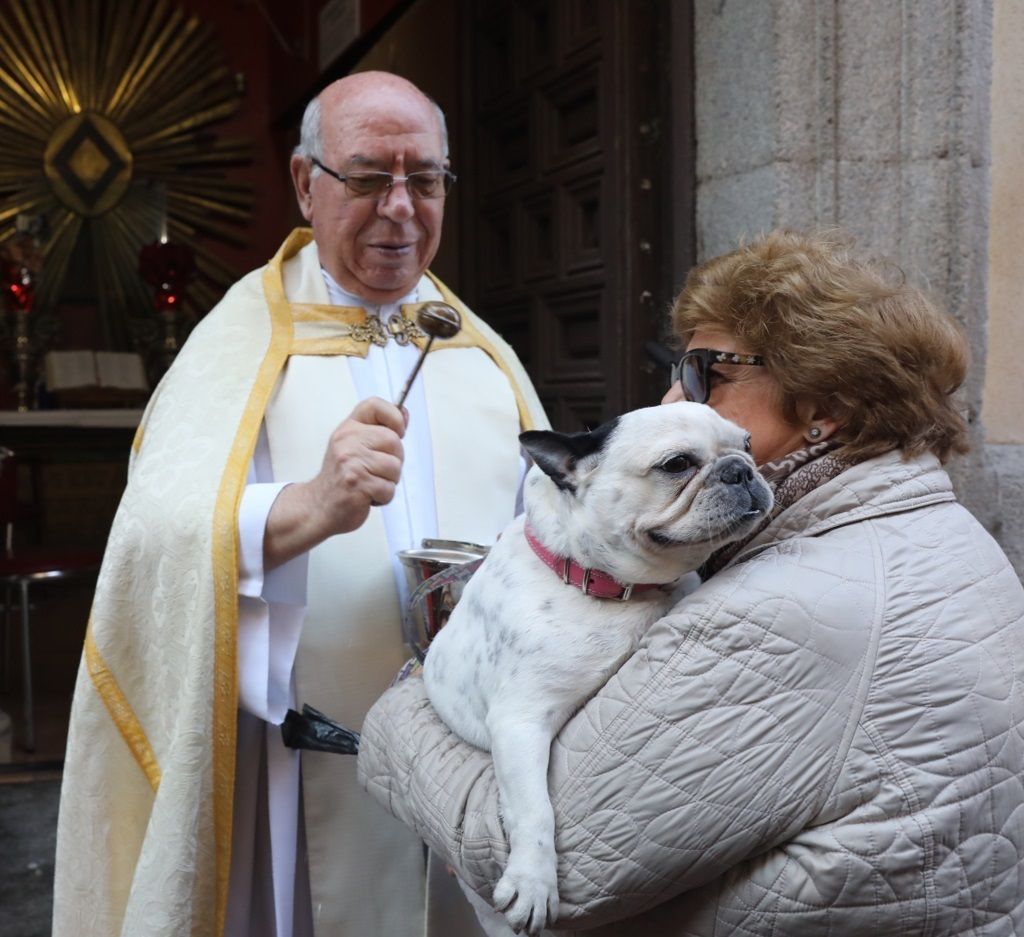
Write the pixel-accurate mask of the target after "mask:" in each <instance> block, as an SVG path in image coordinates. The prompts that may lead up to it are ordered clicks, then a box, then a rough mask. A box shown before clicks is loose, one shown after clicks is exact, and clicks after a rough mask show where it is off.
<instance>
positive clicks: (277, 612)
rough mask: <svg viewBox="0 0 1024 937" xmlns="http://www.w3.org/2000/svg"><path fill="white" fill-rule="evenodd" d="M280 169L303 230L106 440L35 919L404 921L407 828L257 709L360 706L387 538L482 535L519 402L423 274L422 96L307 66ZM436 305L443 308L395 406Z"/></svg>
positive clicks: (388, 669)
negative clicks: (448, 322) (48, 869)
mask: <svg viewBox="0 0 1024 937" xmlns="http://www.w3.org/2000/svg"><path fill="white" fill-rule="evenodd" d="M292 177H293V180H294V183H295V189H296V192H297V195H298V201H299V206H300V209H301V211H302V213H303V215H304V217H305V218H306V219H307V221H308V222H309V223H310V225H311V228H312V230H311V231H310V230H305V229H304V230H299V231H296V232H294V233H293V234H292V235H291V236H290V237H289V238H288V239H287V240H286V241H285V243H284V244H283V245H282V247H281V249H280V250H279V252H278V253H277V255H276V256H275V257H274V258H273V260H271V261H270V263H269V264H268V265H267V266H266V267H264V268H263V269H261V270H258V271H255V272H253V273H251V274H249V275H248V276H247V277H245V278H244V279H242V280H241V281H240V282H239V283H238V284H236V285H235V286H234V287H233V288H232V289H231V290H230V291H229V292H228V294H227V295H226V296H225V298H224V300H223V301H222V302H221V303H220V304H219V305H218V306H217V307H216V308H215V309H214V310H213V311H212V312H211V313H210V314H209V315H208V316H207V317H206V318H205V319H204V320H203V322H202V323H201V324H200V325H199V326H198V327H197V328H196V329H195V331H194V333H193V335H192V336H191V338H190V340H189V341H188V343H187V344H186V346H185V347H184V349H183V350H182V352H181V354H180V355H179V356H178V358H177V360H176V361H175V363H174V365H173V367H172V368H171V369H170V371H169V372H168V374H167V376H166V378H165V379H164V381H163V382H162V383H161V384H160V386H159V387H158V388H157V389H156V391H155V392H154V394H153V397H152V399H151V401H150V403H149V406H148V408H147V410H146V414H145V417H144V420H143V423H142V425H141V427H140V429H139V432H138V435H137V436H136V439H135V442H134V445H133V453H132V457H131V466H130V473H129V481H128V487H127V489H126V491H125V494H124V498H123V500H122V502H121V506H120V509H119V511H118V514H117V517H116V520H115V522H114V526H113V529H112V531H111V534H110V540H109V543H108V547H107V553H106V557H105V560H104V564H103V570H102V572H101V574H100V579H99V583H98V587H97V591H96V599H95V603H94V606H93V611H92V617H91V622H90V625H89V630H88V633H87V637H86V644H85V652H84V656H83V661H82V666H81V669H80V672H79V678H78V684H77V687H76V690H75V700H74V707H73V711H72V718H71V730H70V736H69V740H68V750H67V758H66V764H65V775H64V789H63V795H62V799H61V809H60V821H59V830H58V846H57V868H56V884H55V896H54V934H55V935H57V937H100V935H104V937H107V935H114V934H118V935H123V937H157V935H167V937H170V935H183V934H193V935H207V934H209V935H216V937H219V935H221V934H228V935H251V937H262V935H275V934H276V935H277V937H289V935H296V937H306V935H309V934H315V935H317V937H336V935H360V937H362V935H366V937H369V935H374V937H377V935H379V937H383V935H387V937H413V935H416V937H419V935H422V934H423V933H424V930H425V926H426V925H425V917H427V916H430V915H428V914H427V911H426V905H427V902H426V885H425V862H424V851H423V847H422V845H421V844H420V842H419V841H418V840H417V838H416V837H415V836H414V835H413V834H411V833H410V832H408V831H407V830H406V829H405V828H404V827H403V826H401V824H399V823H397V822H396V821H394V820H392V819H391V817H390V816H388V815H387V814H386V812H385V811H384V810H382V809H380V808H379V807H377V805H376V804H374V803H373V802H372V801H371V800H370V799H369V798H367V797H366V796H365V795H364V794H363V793H362V792H361V791H360V790H359V788H358V786H357V784H356V779H355V769H356V765H355V759H347V758H342V757H338V756H335V755H330V754H324V753H317V752H303V753H302V755H301V760H300V755H299V753H298V752H296V751H293V750H291V749H289V748H286V747H284V745H283V744H282V740H281V732H280V728H279V725H280V723H281V721H282V719H283V717H284V715H285V713H286V711H287V710H288V709H289V707H294V706H296V705H299V704H302V703H309V704H311V705H313V706H315V707H316V708H317V709H320V710H323V711H324V712H326V713H329V714H330V715H332V716H334V717H337V718H338V719H339V720H340V721H342V722H344V723H346V724H347V725H351V726H359V725H360V724H361V722H362V718H363V716H364V714H365V712H366V710H367V709H368V707H369V706H370V704H371V703H372V702H373V701H374V700H375V699H376V698H377V696H378V695H379V694H380V693H381V692H382V691H383V690H384V689H385V688H386V687H387V685H388V683H389V681H390V680H391V679H392V677H393V676H394V674H395V673H396V671H397V670H398V669H399V667H400V666H401V664H402V663H403V661H404V659H405V658H406V656H407V651H406V649H405V648H404V646H403V643H402V635H401V628H400V605H401V602H402V601H403V597H402V593H401V588H402V587H401V585H400V575H401V572H400V570H399V569H398V567H397V564H396V560H395V553H396V551H398V550H401V549H404V548H408V547H411V546H418V545H419V543H420V541H421V539H422V538H424V537H437V536H440V537H445V538H450V539H458V540H469V541H475V542H479V543H489V542H492V541H493V539H494V537H495V535H496V533H497V532H498V531H499V530H500V529H501V528H502V527H503V526H504V525H505V524H506V523H507V522H508V521H509V520H510V519H511V518H512V516H513V513H514V510H515V501H516V493H517V490H518V487H519V484H520V480H521V474H522V471H523V462H522V457H521V454H520V450H519V444H518V440H517V436H518V434H519V432H520V431H522V430H524V429H528V428H531V427H537V426H540V427H543V426H545V425H546V420H545V417H544V414H543V411H542V409H541V406H540V404H539V402H538V400H537V397H536V395H535V393H534V391H533V388H532V387H531V385H530V382H529V380H528V378H527V377H526V375H525V373H524V371H523V369H522V367H521V365H520V363H519V362H518V360H517V359H516V357H515V355H514V354H513V353H512V351H511V350H510V349H509V347H508V346H507V345H506V344H505V343H504V342H503V341H502V340H501V339H500V338H499V337H498V336H497V335H496V334H495V333H494V332H493V331H491V329H489V328H488V327H487V326H486V325H485V324H484V323H483V322H481V321H480V320H479V319H478V318H477V317H476V316H474V315H473V314H472V313H471V312H470V311H469V310H467V309H466V308H465V307H464V306H463V305H462V304H461V303H460V302H459V300H458V299H457V298H456V297H455V296H453V295H452V294H451V293H450V292H449V291H448V290H447V289H446V287H445V286H444V285H443V284H442V283H441V282H440V281H439V280H438V279H437V278H436V277H433V276H432V275H431V274H430V273H428V272H426V270H427V266H428V264H429V263H430V261H431V260H432V259H433V257H434V255H435V253H436V251H437V246H438V242H439V239H440V233H441V221H442V216H443V213H444V204H445V195H446V193H447V191H448V188H449V185H450V184H451V181H452V180H453V179H454V176H453V175H452V173H451V172H450V170H449V168H448V154H447V141H446V132H445V128H444V119H443V116H442V115H441V113H440V111H439V109H438V108H437V107H436V105H434V104H433V102H432V101H430V100H429V99H428V98H427V97H426V96H424V95H423V94H422V93H421V92H420V91H419V90H418V89H416V88H415V87H414V86H413V85H411V84H409V83H408V82H407V81H405V80H403V79H401V78H398V77H397V76H394V75H389V74H385V73H380V72H367V73H362V74H357V75H353V76H350V77H348V78H345V79H342V80H341V81H339V82H336V83H335V84H333V85H331V86H330V87H328V88H327V89H326V90H324V91H323V92H322V93H321V94H320V96H319V98H317V99H316V100H314V101H313V102H312V103H311V104H310V106H309V108H308V109H307V111H306V114H305V117H304V118H303V125H302V140H301V143H300V145H299V148H298V149H297V150H296V153H295V155H294V156H293V157H292ZM435 300H441V301H443V302H446V303H449V304H451V305H452V306H454V307H456V308H457V309H458V310H459V311H460V313H461V315H462V322H463V327H462V330H461V332H459V333H458V335H456V336H455V337H454V338H452V339H451V340H449V341H445V342H436V343H434V344H433V346H432V348H431V351H430V353H429V354H428V355H427V357H426V362H425V364H424V366H423V370H422V372H421V376H420V377H419V378H418V379H417V381H416V382H415V383H414V384H413V387H412V390H411V393H410V394H409V396H408V398H407V401H406V407H407V409H406V410H402V409H399V408H398V407H396V406H395V405H394V404H393V403H391V402H389V401H394V400H396V399H397V398H398V396H399V392H400V390H401V387H402V384H403V383H404V381H405V379H406V377H407V376H408V375H409V373H410V371H411V369H412V367H413V365H414V364H415V361H416V359H417V357H418V356H419V354H420V349H421V348H422V346H423V345H424V344H425V337H424V335H423V333H422V332H421V331H420V330H419V329H418V328H417V326H416V310H417V304H422V303H424V302H427V301H435ZM438 878H443V876H438ZM430 906H431V915H433V914H434V911H435V909H436V907H437V905H436V903H435V901H434V899H433V898H431V902H430ZM456 910H458V909H456ZM469 917H470V919H471V917H472V916H471V915H470V916H469ZM432 923H434V924H435V926H434V927H433V932H434V933H443V934H446V935H451V937H457V935H458V934H460V933H473V931H472V930H471V929H466V930H463V929H462V925H453V924H451V923H450V922H449V923H443V922H432Z"/></svg>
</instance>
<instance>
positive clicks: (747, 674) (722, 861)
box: [359, 525, 882, 928]
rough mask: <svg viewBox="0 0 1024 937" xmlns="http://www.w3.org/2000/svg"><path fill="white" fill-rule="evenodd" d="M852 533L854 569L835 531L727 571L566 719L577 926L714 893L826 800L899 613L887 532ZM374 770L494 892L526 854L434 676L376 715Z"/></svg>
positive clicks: (570, 897)
mask: <svg viewBox="0 0 1024 937" xmlns="http://www.w3.org/2000/svg"><path fill="white" fill-rule="evenodd" d="M858 526H861V525H858ZM864 526H867V525H864ZM822 539H827V538H822ZM852 540H853V543H852V544H851V543H850V542H849V539H848V540H847V544H846V549H845V550H844V554H845V557H846V559H845V560H844V561H842V562H841V563H840V564H839V565H838V568H837V564H836V562H835V555H834V553H833V554H831V557H830V558H831V562H830V563H828V564H826V563H822V562H818V560H819V559H820V557H818V556H817V554H818V553H819V552H820V550H821V544H820V540H800V539H798V540H796V541H790V542H789V543H788V544H786V545H784V546H782V547H778V548H775V549H772V550H769V551H767V552H766V553H763V554H761V555H760V556H759V557H757V558H756V559H754V560H752V561H749V562H747V563H745V564H742V565H740V566H738V567H734V568H732V569H727V570H725V571H723V572H721V573H719V574H718V575H717V576H716V577H715V578H714V579H713V580H711V581H710V582H708V583H706V584H705V585H704V586H702V587H701V588H700V589H699V590H698V591H697V592H696V593H694V594H693V595H692V596H690V597H689V598H688V599H685V600H684V601H683V602H682V603H681V604H680V605H678V606H677V607H676V609H675V610H674V611H673V612H672V613H671V614H670V615H669V616H667V617H666V618H664V619H662V621H660V622H659V623H658V624H657V625H655V626H654V628H653V629H652V630H651V631H650V632H649V634H648V636H647V638H646V639H645V641H644V643H643V644H642V646H641V647H640V649H639V650H638V651H637V652H636V653H635V654H634V655H633V656H632V657H631V658H630V659H629V660H628V661H627V662H626V663H625V664H624V665H623V667H622V668H621V669H620V671H619V672H618V673H617V674H616V675H615V676H614V677H613V678H612V679H611V680H610V681H609V683H608V684H607V685H606V686H605V687H604V688H603V689H602V690H601V691H600V692H599V693H598V694H597V695H596V696H595V697H593V698H592V699H591V700H590V701H589V702H588V703H587V705H586V706H585V707H584V708H583V709H582V710H581V711H580V712H579V713H578V714H577V715H576V716H575V717H574V718H573V719H572V720H570V722H569V723H568V724H567V725H566V726H565V727H564V728H563V730H562V732H561V733H560V735H559V737H558V738H557V739H556V740H555V742H554V744H553V746H552V761H551V769H550V775H549V780H550V788H551V792H552V801H553V804H554V807H555V822H556V828H557V843H556V845H557V849H558V855H559V892H560V901H561V908H560V918H559V926H560V927H574V928H586V927H588V926H596V925H598V924H603V923H606V922H608V921H612V920H617V919H619V918H623V917H627V916H631V915H633V914H637V913H639V912H641V911H643V910H645V909H647V908H649V907H652V906H653V905H656V904H658V903H660V902H662V901H665V900H667V899H668V898H670V897H672V896H674V895H677V894H680V893H682V892H685V891H688V890H691V889H694V888H697V887H698V886H700V885H702V884H704V883H706V882H709V881H711V880H713V879H715V878H717V877H719V876H720V875H722V874H723V873H724V872H725V871H726V870H728V869H729V868H730V867H731V866H733V865H735V864H736V863H738V862H741V861H742V860H744V859H747V858H749V857H751V856H753V855H756V854H757V853H759V852H761V851H763V850H765V849H768V848H769V847H771V846H772V845H774V844H777V843H779V842H783V841H785V840H787V839H789V838H791V837H792V836H793V835H794V834H795V833H797V832H798V831H799V830H800V829H802V828H803V827H804V826H806V825H808V823H809V822H812V821H813V820H814V818H815V817H816V816H817V815H818V814H819V813H820V811H821V810H822V808H823V806H824V805H825V803H826V801H827V799H828V796H829V793H830V790H831V788H832V786H833V784H834V782H835V779H836V776H837V773H838V771H839V768H840V766H841V764H842V762H843V759H844V758H845V755H846V752H847V751H848V749H849V745H850V742H851V739H852V736H853V732H854V729H855V727H856V724H857V720H858V717H859V714H860V713H861V711H862V708H863V704H864V699H865V696H866V693H867V687H868V683H869V680H870V672H871V667H872V664H873V661H874V653H875V649H876V646H877V638H878V632H879V626H880V621H879V619H880V617H881V614H882V612H881V608H880V605H881V603H880V599H879V596H878V595H877V594H876V586H875V583H876V582H877V581H880V579H881V577H880V576H879V577H877V578H876V573H877V571H878V549H877V546H876V544H875V543H874V541H873V538H872V537H871V536H870V533H869V532H868V531H864V532H863V534H862V535H861V536H857V537H854V538H852ZM359 772H360V779H361V781H362V783H363V785H364V786H365V787H366V788H367V790H368V791H370V793H371V794H372V795H373V796H374V797H375V798H376V799H377V800H378V801H380V802H381V803H382V804H383V805H384V806H385V807H387V808H388V809H389V810H390V811H391V812H392V813H393V814H395V816H397V817H398V818H399V819H401V820H402V821H404V822H405V823H407V824H408V825H410V826H412V827H413V828H414V829H415V830H416V831H417V832H418V833H419V834H420V835H421V836H422V837H423V838H424V839H425V840H426V841H427V842H428V843H429V844H430V845H431V846H432V847H434V849H435V850H437V851H438V852H439V853H441V854H442V855H443V856H444V857H446V858H447V859H448V860H449V861H451V862H452V863H453V864H454V865H455V866H456V867H457V868H458V869H459V870H460V872H461V873H462V875H463V877H464V878H465V879H466V880H467V881H468V882H469V884H470V885H472V886H473V887H474V888H476V889H477V890H478V891H479V892H480V893H481V894H483V895H485V896H489V894H490V887H491V886H492V885H493V883H494V882H495V881H496V880H497V879H498V878H499V876H500V873H501V870H502V868H503V867H504V863H505V859H506V856H507V844H506V840H505V837H504V834H503V831H502V827H501V823H500V819H499V812H498V811H499V808H498V790H497V785H496V782H495V777H494V769H493V766H492V764H491V761H490V757H489V755H488V754H486V753H485V752H481V751H479V750H477V749H475V748H473V747H472V746H470V745H468V744H466V743H464V742H462V741H461V740H460V739H458V737H456V736H454V735H453V734H452V733H451V732H450V731H449V730H448V729H447V728H446V727H445V726H444V724H443V723H442V722H441V721H440V720H439V719H438V717H437V716H436V714H435V713H434V711H433V709H432V708H431V706H430V703H429V701H428V700H427V698H426V694H425V692H424V690H423V686H422V681H420V680H415V681H408V682H407V683H406V684H404V685H401V686H399V687H397V688H395V689H393V690H391V691H389V692H388V693H387V694H385V696H384V697H383V698H382V699H381V700H380V701H379V702H378V703H377V705H376V706H375V707H374V709H373V710H372V711H371V712H370V714H369V716H368V717H367V720H366V723H365V725H364V729H363V741H362V749H361V753H360V757H359Z"/></svg>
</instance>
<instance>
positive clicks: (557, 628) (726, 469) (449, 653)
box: [423, 403, 772, 935]
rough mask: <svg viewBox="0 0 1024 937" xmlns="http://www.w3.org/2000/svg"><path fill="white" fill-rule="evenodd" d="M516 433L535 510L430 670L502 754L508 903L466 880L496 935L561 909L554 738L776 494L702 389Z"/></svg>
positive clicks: (443, 706) (495, 562)
mask: <svg viewBox="0 0 1024 937" xmlns="http://www.w3.org/2000/svg"><path fill="white" fill-rule="evenodd" d="M519 438H520V441H521V442H522V444H523V446H524V447H525V448H526V449H527V451H528V452H529V453H530V455H531V456H532V457H533V459H534V461H535V463H536V464H535V466H534V467H533V468H532V469H531V470H530V472H529V474H528V475H527V477H526V484H525V508H526V510H525V514H524V515H521V516H519V517H518V518H516V519H515V520H514V521H513V522H512V523H511V524H510V525H509V526H508V527H507V528H506V529H505V530H504V531H503V533H502V535H501V537H500V539H499V540H498V542H497V544H495V546H494V547H493V548H492V550H491V551H490V553H489V554H488V556H487V559H486V560H485V561H484V563H483V565H482V566H481V567H480V568H479V570H478V571H477V572H476V573H475V574H474V576H473V578H472V579H471V580H470V581H469V583H468V584H467V585H466V588H465V591H464V592H463V595H462V598H461V600H460V601H459V604H458V605H457V606H456V607H455V610H454V612H453V613H452V617H451V619H450V620H449V621H448V623H447V624H446V625H445V627H444V628H443V629H442V631H441V632H440V633H439V634H438V636H437V637H436V638H435V639H434V641H433V643H432V644H431V646H430V651H429V653H428V654H427V658H426V663H425V666H424V673H423V676H424V680H425V686H426V690H427V693H428V695H429V697H430V700H431V702H432V703H433V705H434V708H435V709H436V710H437V712H438V714H439V715H440V716H441V718H442V719H443V720H444V721H445V722H446V723H447V724H448V726H449V727H450V728H451V729H453V730H454V731H455V732H457V733H458V734H459V735H460V736H462V738H464V739H465V740H466V741H468V742H472V743H473V744H474V745H477V746H479V747H480V748H483V749H489V750H490V751H491V753H492V755H493V758H494V768H495V774H496V776H497V781H498V788H499V792H500V799H501V810H502V819H503V822H504V825H505V829H506V832H507V833H508V837H509V847H510V851H509V859H508V865H507V866H506V868H505V872H504V874H503V875H502V877H501V879H500V880H499V881H498V883H497V885H496V886H495V888H494V893H493V896H492V902H493V905H494V908H495V909H497V911H500V912H503V916H502V914H498V913H497V912H496V911H495V910H494V909H492V908H491V907H490V906H489V905H487V903H486V902H484V901H483V899H481V898H479V896H477V895H475V894H474V893H473V892H472V890H471V889H469V888H468V887H466V886H464V890H465V891H466V893H467V896H468V897H469V898H470V900H471V901H472V902H473V904H474V906H475V907H476V909H477V913H478V916H479V917H480V921H481V924H482V925H483V927H484V929H485V930H486V931H487V933H488V934H490V935H499V934H508V933H509V932H510V926H511V929H513V930H514V931H515V932H519V931H521V930H523V929H525V930H526V931H528V932H529V933H531V934H536V933H539V932H540V931H541V930H542V929H543V928H544V927H546V926H547V925H548V924H550V923H552V922H553V921H554V920H555V918H556V917H557V913H558V880H557V874H556V857H555V844H554V832H555V829H554V816H553V812H552V808H551V799H550V796H549V793H548V783H547V773H548V760H549V756H550V749H551V741H552V739H553V738H554V737H555V735H556V734H557V733H558V731H559V729H561V727H562V726H563V725H564V724H565V722H566V721H567V720H568V719H569V717H570V716H571V715H572V714H573V713H574V712H575V711H576V710H577V709H579V708H580V707H581V706H582V705H583V703H584V702H585V701H586V700H587V698H588V697H589V696H591V695H592V694H593V693H594V692H596V691H597V690H598V689H599V688H600V687H601V686H602V685H603V684H604V683H605V682H606V681H607V680H608V678H609V677H610V676H611V675H612V674H613V673H614V672H615V671H616V670H617V669H618V667H619V666H620V665H621V664H622V663H623V661H624V660H625V659H626V658H627V657H628V656H629V655H630V654H631V653H632V652H633V651H634V650H635V648H636V646H637V644H638V642H639V640H640V638H641V636H642V635H643V634H644V632H645V631H646V630H647V629H648V628H649V627H650V625H651V624H653V623H654V622H655V621H656V620H657V619H658V618H660V617H662V616H663V615H664V614H665V613H666V612H667V611H668V609H669V607H670V605H671V603H672V601H673V597H672V587H673V585H674V584H675V583H676V582H677V581H678V580H679V579H680V577H682V576H683V575H684V574H685V573H686V572H688V571H691V570H695V569H696V568H697V567H698V566H700V565H701V564H702V563H703V562H704V561H705V560H707V559H708V557H709V556H710V555H711V554H712V553H713V552H714V551H715V550H716V549H717V548H718V547H721V546H722V545H723V544H725V543H728V542H730V541H732V540H735V539H737V538H739V537H741V536H743V535H744V534H745V533H747V532H749V531H750V530H751V529H752V527H753V526H754V525H755V524H756V523H757V522H758V521H759V520H760V519H761V518H762V517H764V515H765V513H766V512H767V511H768V510H769V509H770V508H771V504H772V495H771V491H770V490H769V488H768V486H767V484H765V482H764V480H763V479H762V478H761V476H760V475H758V474H757V471H756V469H755V467H754V461H753V459H752V458H751V457H750V455H749V452H750V442H749V436H748V435H747V434H746V432H745V431H744V430H742V429H740V428H739V427H738V426H736V425H735V424H733V423H730V422H728V421H727V420H724V419H722V418H721V417H720V416H718V415H717V414H716V413H715V412H714V411H713V410H711V409H710V408H709V407H706V406H704V405H702V404H693V403H673V404H668V405H663V406H658V407H650V408H647V409H644V410H636V411H633V412H631V413H627V414H625V415H624V416H621V417H619V418H618V419H615V420H612V421H611V422H609V423H606V424H604V425H603V426H601V427H599V428H598V429H595V430H593V431H592V432H587V433H573V434H571V435H568V434H561V433H555V432H544V431H533V432H527V433H523V434H522V435H521V436H520V437H519ZM506 922H507V923H506Z"/></svg>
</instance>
